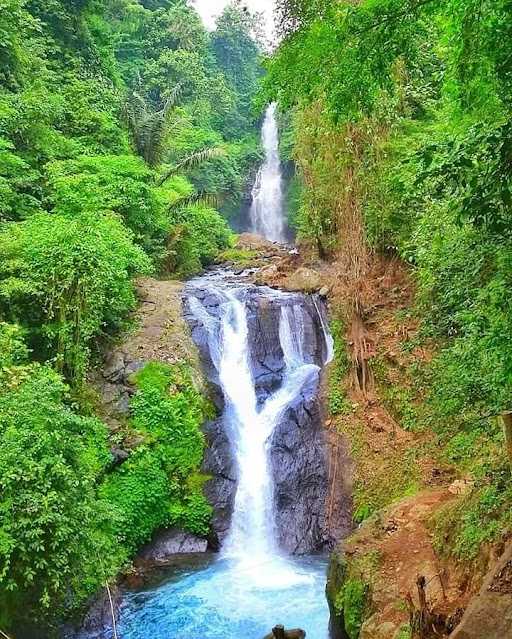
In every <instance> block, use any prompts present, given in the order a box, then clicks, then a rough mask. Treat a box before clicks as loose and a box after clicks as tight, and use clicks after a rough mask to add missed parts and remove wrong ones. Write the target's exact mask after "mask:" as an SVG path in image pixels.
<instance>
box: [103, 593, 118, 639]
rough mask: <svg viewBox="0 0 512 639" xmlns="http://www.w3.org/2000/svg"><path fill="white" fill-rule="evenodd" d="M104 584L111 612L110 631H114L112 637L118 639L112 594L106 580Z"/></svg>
mask: <svg viewBox="0 0 512 639" xmlns="http://www.w3.org/2000/svg"><path fill="white" fill-rule="evenodd" d="M105 586H106V588H107V593H108V600H109V602H110V612H111V614H112V632H113V633H114V639H119V638H118V636H117V625H116V615H115V613H114V604H113V603H112V594H111V592H110V587H109V585H108V581H106V582H105Z"/></svg>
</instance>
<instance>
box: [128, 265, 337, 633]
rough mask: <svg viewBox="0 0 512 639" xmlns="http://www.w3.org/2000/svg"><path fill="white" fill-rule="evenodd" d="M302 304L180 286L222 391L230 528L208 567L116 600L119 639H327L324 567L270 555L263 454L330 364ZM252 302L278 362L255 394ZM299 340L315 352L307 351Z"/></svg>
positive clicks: (239, 289)
mask: <svg viewBox="0 0 512 639" xmlns="http://www.w3.org/2000/svg"><path fill="white" fill-rule="evenodd" d="M305 299H306V298H303V297H302V296H299V295H296V294H289V293H281V292H278V291H271V290H270V289H258V288H256V287H246V286H241V285H240V283H236V282H235V283H229V280H228V281H227V282H223V281H222V280H215V279H214V280H213V281H209V280H208V278H204V279H203V280H199V281H197V283H192V284H191V285H189V287H188V293H187V306H188V313H189V315H190V316H191V317H192V318H193V321H194V323H195V324H194V326H195V328H194V332H195V333H197V334H198V335H199V334H201V335H203V338H202V339H203V347H205V348H206V349H207V352H208V356H209V359H210V362H211V364H212V366H213V371H214V372H213V373H212V376H213V377H215V380H216V382H215V383H217V384H218V386H219V387H220V388H221V389H222V394H223V396H224V414H223V418H222V420H223V421H222V423H223V428H224V429H225V431H226V432H227V433H228V434H229V438H230V440H231V444H232V448H233V454H234V456H235V458H236V465H237V467H238V483H237V490H236V496H235V500H234V508H233V513H232V518H231V528H230V531H229V534H228V535H227V538H226V539H225V542H224V544H223V547H222V550H221V553H220V556H219V558H218V559H216V560H215V561H214V562H213V563H211V565H209V566H207V567H206V568H202V569H199V570H198V569H197V567H196V568H195V569H194V570H190V571H188V572H186V573H181V574H178V575H176V576H175V577H174V578H172V579H171V581H169V582H167V583H166V584H164V585H163V586H160V587H159V588H157V589H155V590H151V591H148V592H144V593H136V594H132V595H128V596H127V597H126V599H125V603H124V608H123V614H122V627H121V633H122V636H123V639H143V638H144V639H146V638H147V637H149V636H151V637H152V639H164V638H165V639H185V638H186V639H240V638H241V637H243V638H244V639H262V637H263V636H264V635H265V634H267V633H268V631H269V630H270V628H272V627H273V626H274V625H275V624H276V623H283V624H285V625H287V626H288V627H297V626H300V627H302V628H304V629H305V630H306V631H307V637H308V639H327V637H328V622H329V612H328V607H327V604H326V601H325V596H324V588H325V563H324V562H323V561H322V560H320V559H314V560H313V559H304V558H303V559H297V558H291V557H287V556H286V555H285V554H284V552H282V551H281V550H280V549H279V547H278V543H277V539H278V535H277V530H276V521H275V512H274V511H275V499H274V485H273V480H272V472H271V470H272V469H271V464H270V451H269V446H270V442H271V440H272V434H273V433H274V431H275V429H276V428H277V427H278V425H279V424H280V423H281V422H282V420H283V418H284V416H285V415H286V414H287V411H289V409H290V407H291V406H292V405H294V404H296V403H297V402H299V403H300V402H302V401H303V397H304V396H305V395H307V393H308V392H311V393H313V394H314V393H316V389H317V387H318V381H319V373H320V366H319V364H322V363H323V362H324V361H325V360H326V359H327V358H329V357H330V354H331V349H330V345H329V343H320V342H323V341H324V333H323V328H322V327H323V326H324V324H323V322H324V320H323V316H322V315H321V313H320V312H318V311H319V309H318V307H316V310H315V304H314V303H313V304H310V305H309V306H308V311H307V312H306V309H305V308H304V307H303V305H302V304H301V302H302V301H304V302H305ZM255 300H256V301H255ZM256 302H257V303H258V304H261V307H262V308H263V309H264V308H265V306H266V304H267V303H268V304H271V305H272V308H273V311H272V312H273V313H274V315H273V317H275V318H276V319H277V322H278V326H276V327H275V329H276V331H277V333H278V335H277V339H276V340H275V343H274V341H273V340H272V341H273V347H276V348H277V349H278V350H279V356H278V357H277V360H278V361H274V364H272V365H273V366H274V367H275V368H276V370H277V369H279V371H280V372H279V379H280V382H279V384H278V385H277V387H276V388H275V389H274V390H273V391H268V392H265V393H263V392H262V389H261V388H260V386H259V381H258V380H260V379H261V376H260V377H258V378H257V376H256V375H255V372H254V361H255V353H254V350H253V349H254V348H255V346H254V343H255V339H254V335H255V333H254V330H255V329H254V326H255V322H256V323H257V321H259V320H260V319H261V317H260V313H261V312H262V311H261V309H260V306H258V304H257V303H256ZM256 306H257V309H256V310H255V307H256ZM249 309H250V310H249ZM317 312H318V316H317ZM250 313H252V315H251V316H250ZM312 315H313V316H314V317H313V319H312ZM250 317H251V318H252V319H250ZM272 323H273V322H271V324H272ZM313 324H315V326H317V329H315V333H314V335H319V336H320V337H319V338H318V339H317V338H316V337H315V336H312V326H313ZM325 335H326V337H327V336H328V333H326V334H325ZM307 340H309V341H311V340H313V341H316V342H317V343H316V345H315V348H314V349H312V348H311V346H310V345H308V343H307ZM256 341H257V340H256ZM274 350H275V349H274ZM274 355H275V354H274ZM274 355H272V354H268V353H267V356H268V357H270V358H272V357H273V356H274ZM274 359H276V358H275V357H274ZM319 360H320V361H319ZM269 361H270V360H269ZM269 365H270V364H269ZM308 388H309V389H310V390H309V391H308V390H307V389H308ZM311 389H312V390H311Z"/></svg>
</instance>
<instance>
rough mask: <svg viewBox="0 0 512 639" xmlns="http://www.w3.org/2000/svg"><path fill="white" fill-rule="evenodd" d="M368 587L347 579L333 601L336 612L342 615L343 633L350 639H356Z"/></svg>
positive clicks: (361, 623)
mask: <svg viewBox="0 0 512 639" xmlns="http://www.w3.org/2000/svg"><path fill="white" fill-rule="evenodd" d="M367 597H368V585H367V584H366V583H365V582H364V581H361V580H360V579H355V578H348V579H347V580H346V581H345V582H344V584H343V587H342V589H341V590H340V592H339V593H338V596H337V598H336V601H335V606H336V609H337V610H338V611H340V612H341V613H342V614H343V622H344V627H345V631H346V633H347V634H348V636H349V637H350V639H358V637H359V632H360V631H361V626H362V625H363V621H364V614H365V610H366V605H367V604H366V602H367Z"/></svg>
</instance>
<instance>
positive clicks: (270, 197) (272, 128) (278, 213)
mask: <svg viewBox="0 0 512 639" xmlns="http://www.w3.org/2000/svg"><path fill="white" fill-rule="evenodd" d="M276 110H277V106H276V104H271V105H270V106H269V107H268V108H267V111H266V113H265V120H264V122H263V129H262V132H261V141H262V144H263V148H264V149H265V162H264V164H263V166H262V167H261V169H260V171H259V173H258V176H257V178H256V183H255V184H254V188H253V190H252V206H251V210H250V214H249V215H250V219H251V230H252V231H253V232H254V233H258V234H259V235H263V237H265V238H266V239H267V240H271V241H272V242H281V243H285V242H286V223H285V219H284V210H283V178H282V173H281V160H280V159H279V131H278V127H277V120H276Z"/></svg>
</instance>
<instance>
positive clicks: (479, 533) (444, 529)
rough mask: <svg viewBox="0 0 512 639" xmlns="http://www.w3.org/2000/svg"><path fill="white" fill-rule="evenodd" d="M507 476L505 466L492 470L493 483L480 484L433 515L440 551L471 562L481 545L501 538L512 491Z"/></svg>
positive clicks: (508, 523) (507, 525)
mask: <svg viewBox="0 0 512 639" xmlns="http://www.w3.org/2000/svg"><path fill="white" fill-rule="evenodd" d="M507 475H508V473H507V471H506V470H505V469H502V472H501V473H499V474H498V473H493V476H492V479H493V480H494V481H495V482H496V483H495V484H494V485H486V483H482V484H480V485H479V486H477V487H476V488H475V489H474V490H473V491H471V492H470V493H469V494H468V495H466V496H464V497H462V498H460V499H458V500H457V501H456V502H455V504H450V505H448V506H445V507H444V508H443V509H442V510H441V512H439V513H438V514H437V515H436V518H435V526H434V543H435V547H436V549H437V550H438V552H439V553H440V554H442V555H445V556H446V555H447V556H450V555H451V556H452V557H455V558H456V559H457V560H459V561H464V562H471V561H474V560H475V559H476V558H477V557H478V554H479V552H480V551H481V549H482V546H483V545H484V544H490V543H495V542H497V541H501V540H502V539H503V538H504V537H505V536H506V535H507V534H508V533H509V532H510V530H511V526H512V518H511V516H510V503H511V499H512V494H511V491H510V487H509V486H508V483H509V482H508V477H507ZM490 478H491V477H489V478H488V479H490Z"/></svg>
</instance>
